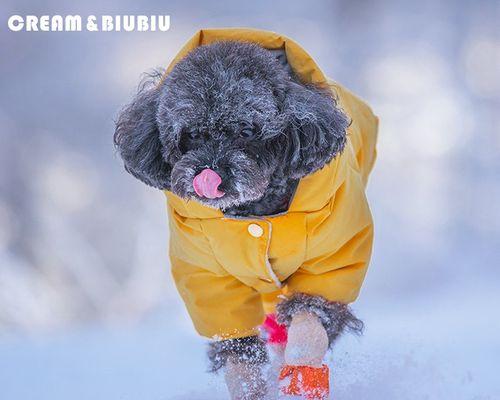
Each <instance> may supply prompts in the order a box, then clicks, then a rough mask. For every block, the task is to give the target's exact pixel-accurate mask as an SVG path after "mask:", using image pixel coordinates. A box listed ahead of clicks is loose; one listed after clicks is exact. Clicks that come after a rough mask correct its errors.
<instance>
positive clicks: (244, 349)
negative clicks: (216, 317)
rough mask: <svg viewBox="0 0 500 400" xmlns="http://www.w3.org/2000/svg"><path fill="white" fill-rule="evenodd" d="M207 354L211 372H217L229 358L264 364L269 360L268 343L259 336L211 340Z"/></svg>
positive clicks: (234, 360)
mask: <svg viewBox="0 0 500 400" xmlns="http://www.w3.org/2000/svg"><path fill="white" fill-rule="evenodd" d="M207 354H208V360H209V362H210V367H209V371H210V372H217V371H218V370H220V369H221V368H222V367H224V366H225V365H226V363H227V362H228V360H231V361H233V362H244V363H248V364H255V365H258V364H264V363H266V362H267V360H268V356H267V351H266V344H265V343H264V341H263V340H262V339H261V338H259V337H258V336H248V337H244V338H237V339H227V340H220V341H216V342H211V343H209V345H208V351H207Z"/></svg>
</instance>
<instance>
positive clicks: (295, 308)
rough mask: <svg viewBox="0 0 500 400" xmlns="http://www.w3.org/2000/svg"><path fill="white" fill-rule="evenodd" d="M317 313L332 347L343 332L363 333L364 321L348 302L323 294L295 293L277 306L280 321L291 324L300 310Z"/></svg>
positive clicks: (287, 324)
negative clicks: (339, 301) (357, 316)
mask: <svg viewBox="0 0 500 400" xmlns="http://www.w3.org/2000/svg"><path fill="white" fill-rule="evenodd" d="M303 311H306V312H309V313H312V314H315V315H316V316H317V317H318V318H319V320H320V321H321V323H322V324H323V327H324V328H325V331H326V334H327V335H328V342H329V345H330V347H331V346H332V344H333V342H334V341H335V339H337V338H338V337H339V336H340V335H341V334H342V332H344V331H346V330H347V331H350V332H351V333H354V334H357V335H361V334H362V333H363V328H364V324H363V321H361V320H360V319H358V318H356V317H355V316H354V314H353V313H352V311H351V309H350V308H349V306H348V305H347V304H343V303H338V302H333V301H328V300H327V299H325V298H324V297H321V296H311V295H309V294H305V293H295V294H294V295H292V296H291V297H290V298H288V299H286V300H283V301H281V302H280V303H278V305H277V306H276V315H277V320H278V322H279V323H281V324H284V325H286V326H290V323H291V322H292V318H293V316H294V315H295V314H298V313H300V312H303Z"/></svg>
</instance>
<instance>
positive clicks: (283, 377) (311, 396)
mask: <svg viewBox="0 0 500 400" xmlns="http://www.w3.org/2000/svg"><path fill="white" fill-rule="evenodd" d="M279 380H280V390H281V393H282V394H284V395H288V396H300V397H301V398H304V399H307V400H327V399H328V397H329V395H330V382H329V370H328V366H326V365H322V366H321V367H310V366H307V365H285V366H284V367H283V368H282V369H281V373H280V376H279Z"/></svg>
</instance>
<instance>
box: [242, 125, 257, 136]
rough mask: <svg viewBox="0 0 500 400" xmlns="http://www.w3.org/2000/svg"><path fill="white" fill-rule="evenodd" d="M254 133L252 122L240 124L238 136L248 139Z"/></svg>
mask: <svg viewBox="0 0 500 400" xmlns="http://www.w3.org/2000/svg"><path fill="white" fill-rule="evenodd" d="M254 135H255V128H254V126H253V124H250V123H248V122H244V123H242V124H241V129H240V136H242V137H244V138H246V139H248V138H251V137H253V136H254Z"/></svg>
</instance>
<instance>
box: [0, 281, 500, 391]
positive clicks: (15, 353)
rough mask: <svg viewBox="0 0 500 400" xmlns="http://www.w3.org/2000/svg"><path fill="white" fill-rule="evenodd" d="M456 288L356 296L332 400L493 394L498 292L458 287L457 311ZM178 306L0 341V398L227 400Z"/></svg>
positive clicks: (332, 358) (337, 353)
mask: <svg viewBox="0 0 500 400" xmlns="http://www.w3.org/2000/svg"><path fill="white" fill-rule="evenodd" d="M454 291H455V289H454V288H453V289H452V293H443V294H442V296H441V297H437V298H432V299H429V301H428V302H424V303H422V302H421V301H419V302H416V303H414V304H400V305H399V306H397V307H395V305H394V304H385V305H384V304H380V303H373V304H372V305H370V304H368V301H360V302H359V303H358V305H357V306H356V309H357V311H358V312H359V313H360V314H362V316H363V317H364V318H365V322H366V325H367V331H366V333H365V335H364V336H363V337H362V338H355V337H344V338H343V339H341V340H340V342H339V343H338V345H337V346H336V347H335V349H334V351H333V353H332V354H329V355H328V363H329V365H330V368H331V375H332V377H331V379H332V386H333V393H334V398H335V399H336V400H354V399H366V400H370V399H382V398H383V399H386V400H400V399H403V398H404V399H407V400H413V399H415V400H421V399H428V400H432V399H436V400H437V399H443V398H446V399H454V400H462V399H463V400H471V399H474V400H487V399H488V400H493V399H499V398H500V384H499V382H498V373H497V369H496V368H495V367H496V366H497V365H498V359H497V357H498V354H500V351H499V350H500V338H499V335H498V332H499V328H500V323H499V322H498V319H490V318H489V316H488V315H487V314H485V313H481V312H477V311H478V310H480V309H482V308H484V307H485V305H487V304H488V303H494V302H495V301H496V302H498V301H499V300H500V294H499V293H498V290H497V288H496V287H495V285H491V287H489V288H488V289H487V290H485V288H484V287H482V290H481V291H480V293H477V292H472V291H468V292H467V291H465V292H462V294H461V300H462V301H463V302H464V304H467V307H466V308H462V309H461V312H460V313H457V312H456V303H455V301H454V300H455V298H454V296H453V292H454ZM450 295H451V296H450ZM180 307H181V304H180V303H176V304H175V307H173V308H172V309H161V310H158V312H157V313H155V314H154V315H152V316H150V318H148V319H147V320H145V321H143V322H141V323H140V324H137V325H135V326H128V327H127V326H120V327H114V328H103V327H95V328H93V329H85V330H78V331H75V332H66V333H65V334H58V335H48V336H46V337H36V338H29V337H11V338H4V340H3V341H1V342H0V356H1V357H0V371H1V373H0V387H1V388H2V396H1V398H2V400H21V399H32V398H37V399H38V400H45V399H47V400H49V399H50V400H54V399H69V398H71V399H72V400H80V399H81V400H84V399H85V400H87V399H94V400H100V399H103V400H104V399H123V400H128V399H130V400H132V399H148V400H156V399H157V400H167V399H172V400H219V399H220V400H222V399H227V398H228V397H227V394H226V391H225V387H224V384H223V381H222V378H221V377H217V376H212V375H209V374H206V373H205V368H206V364H205V359H204V343H203V341H202V340H201V339H199V338H198V337H197V336H196V335H195V334H194V333H193V331H192V330H191V329H190V326H189V321H188V320H187V318H183V319H176V318H171V317H170V315H171V313H172V312H179V313H183V311H181V310H180V309H179V308H180ZM492 311H493V310H492ZM450 315H451V316H454V317H453V318H450ZM490 315H496V314H490ZM464 318H467V321H464ZM441 321H446V324H443V323H441Z"/></svg>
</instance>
